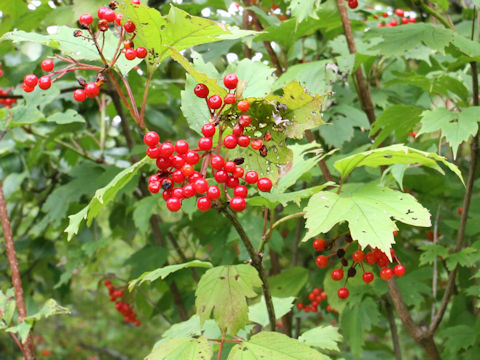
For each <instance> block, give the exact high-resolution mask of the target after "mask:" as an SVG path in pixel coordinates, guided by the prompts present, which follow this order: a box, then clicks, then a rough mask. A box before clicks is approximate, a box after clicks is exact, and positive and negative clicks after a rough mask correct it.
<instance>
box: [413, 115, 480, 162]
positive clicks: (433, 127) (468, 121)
mask: <svg viewBox="0 0 480 360" xmlns="http://www.w3.org/2000/svg"><path fill="white" fill-rule="evenodd" d="M479 118H480V106H472V107H469V108H466V109H465V110H463V111H462V112H459V113H454V112H451V111H448V110H447V109H445V108H436V109H434V110H426V111H424V112H423V113H422V120H421V123H422V127H421V129H420V130H419V132H418V135H420V134H424V133H429V132H435V131H439V130H441V131H442V136H443V137H445V140H446V141H448V143H449V144H450V146H451V147H452V151H453V155H454V157H456V156H457V150H458V147H459V146H460V144H461V143H462V142H464V141H467V140H468V139H469V138H470V136H473V135H475V134H476V133H477V131H478V121H479Z"/></svg>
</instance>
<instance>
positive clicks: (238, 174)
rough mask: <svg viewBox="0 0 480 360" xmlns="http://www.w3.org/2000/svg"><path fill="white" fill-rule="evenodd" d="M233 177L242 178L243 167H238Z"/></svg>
mask: <svg viewBox="0 0 480 360" xmlns="http://www.w3.org/2000/svg"><path fill="white" fill-rule="evenodd" d="M232 175H233V177H236V178H241V177H243V168H242V167H241V166H237V167H236V168H235V170H234V171H233V174H232Z"/></svg>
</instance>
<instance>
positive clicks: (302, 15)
mask: <svg viewBox="0 0 480 360" xmlns="http://www.w3.org/2000/svg"><path fill="white" fill-rule="evenodd" d="M319 5H320V0H292V1H291V2H290V5H288V8H289V9H290V11H291V14H292V16H294V17H296V18H297V23H301V22H302V21H303V20H305V19H306V18H308V17H312V18H314V19H317V20H318V16H317V14H316V11H315V10H316V8H317V7H318V6H319Z"/></svg>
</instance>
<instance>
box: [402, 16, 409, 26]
mask: <svg viewBox="0 0 480 360" xmlns="http://www.w3.org/2000/svg"><path fill="white" fill-rule="evenodd" d="M409 22H410V20H408V18H407V17H402V24H403V25H405V24H408V23H409Z"/></svg>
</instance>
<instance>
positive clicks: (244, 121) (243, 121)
mask: <svg viewBox="0 0 480 360" xmlns="http://www.w3.org/2000/svg"><path fill="white" fill-rule="evenodd" d="M238 123H239V124H240V125H241V126H243V127H244V128H245V127H247V126H249V125H250V124H251V123H252V118H251V117H250V116H248V115H245V114H243V115H240V118H239V119H238Z"/></svg>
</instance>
